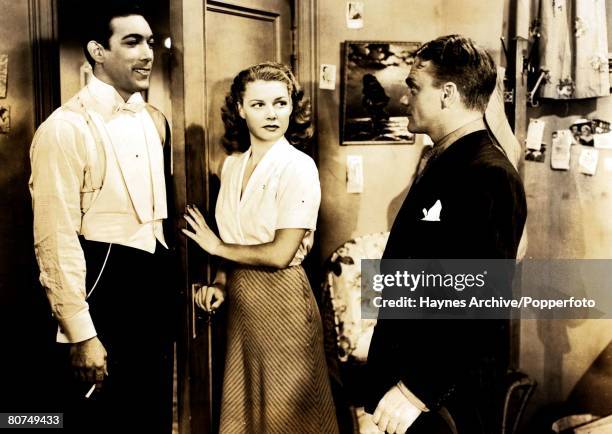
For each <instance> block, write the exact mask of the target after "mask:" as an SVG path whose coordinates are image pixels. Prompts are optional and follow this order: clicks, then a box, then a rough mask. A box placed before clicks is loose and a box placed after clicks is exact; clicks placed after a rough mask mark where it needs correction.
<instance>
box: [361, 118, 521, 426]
mask: <svg viewBox="0 0 612 434" xmlns="http://www.w3.org/2000/svg"><path fill="white" fill-rule="evenodd" d="M437 200H440V202H441V203H442V210H441V214H440V221H437V222H432V221H423V220H421V219H422V218H423V216H424V214H423V209H428V210H429V209H430V208H431V207H432V206H433V205H434V203H436V201H437ZM526 215H527V205H526V200H525V192H524V189H523V185H522V182H521V180H520V178H519V175H518V173H517V172H516V170H515V169H514V168H513V167H512V165H511V164H510V162H509V161H508V159H507V158H506V156H505V155H504V154H503V153H502V151H500V150H499V148H497V147H496V146H494V145H493V142H492V140H491V138H490V137H489V135H488V133H487V132H486V131H484V130H481V131H476V132H474V133H471V134H468V135H466V136H464V137H462V138H460V139H459V140H458V141H456V142H455V143H453V144H452V145H451V146H450V147H449V148H448V149H446V150H445V151H444V152H443V153H442V154H441V155H440V156H439V157H438V158H437V159H436V160H434V161H432V162H431V163H430V164H429V165H428V166H427V167H426V169H425V171H424V172H423V173H422V175H421V177H420V178H419V179H417V180H416V181H415V182H414V184H413V185H412V187H411V188H410V191H409V193H408V196H407V197H406V199H405V201H404V203H403V205H402V207H401V209H400V211H399V213H398V215H397V217H396V219H395V222H394V224H393V227H392V229H391V234H390V236H389V240H388V242H387V246H386V248H385V252H384V255H383V259H460V258H461V259H463V258H477V259H481V258H487V259H489V258H491V259H497V258H515V257H516V251H517V248H518V244H519V240H520V238H521V234H522V231H523V226H524V224H525V219H526ZM490 324H491V323H487V322H485V321H483V320H432V319H428V320H384V319H381V320H379V321H378V323H377V326H376V329H375V331H374V336H373V338H372V344H371V346H370V351H369V354H368V375H369V385H370V394H369V402H368V403H367V404H366V409H367V410H369V411H370V412H373V411H374V409H375V408H376V405H377V404H378V401H379V400H380V399H381V398H382V396H383V395H384V394H385V393H386V391H387V390H388V389H389V388H390V387H391V386H393V385H394V384H396V383H397V382H398V381H400V380H402V381H403V382H404V384H405V385H406V386H407V387H408V389H410V390H411V391H412V392H413V393H414V394H415V395H416V396H417V397H419V398H420V399H421V400H422V401H423V402H424V403H425V404H426V405H427V406H428V408H430V409H432V410H435V409H437V408H439V407H440V406H442V405H445V406H447V405H446V403H447V402H449V401H452V400H453V398H456V397H457V394H461V393H462V390H463V391H465V388H464V389H462V387H463V386H462V385H464V384H465V383H466V382H468V383H469V380H468V379H469V378H471V376H472V374H473V371H474V368H477V367H478V364H479V360H480V358H481V356H482V348H484V347H486V346H487V342H488V341H489V340H490V339H494V337H493V336H492V330H491V329H492V328H491V327H489V326H488V325H490ZM468 388H469V387H468ZM451 413H452V412H451ZM454 416H455V415H453V417H454Z"/></svg>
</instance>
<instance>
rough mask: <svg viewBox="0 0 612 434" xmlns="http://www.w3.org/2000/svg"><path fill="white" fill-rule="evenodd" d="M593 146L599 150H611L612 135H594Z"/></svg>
mask: <svg viewBox="0 0 612 434" xmlns="http://www.w3.org/2000/svg"><path fill="white" fill-rule="evenodd" d="M593 145H594V146H595V147H596V148H599V149H612V133H602V134H595V135H594V136H593Z"/></svg>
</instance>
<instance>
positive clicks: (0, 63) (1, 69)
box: [0, 54, 8, 98]
mask: <svg viewBox="0 0 612 434" xmlns="http://www.w3.org/2000/svg"><path fill="white" fill-rule="evenodd" d="M7 76H8V54H0V98H6V81H7Z"/></svg>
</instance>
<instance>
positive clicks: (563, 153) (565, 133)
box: [550, 130, 574, 170]
mask: <svg viewBox="0 0 612 434" xmlns="http://www.w3.org/2000/svg"><path fill="white" fill-rule="evenodd" d="M573 139H574V138H573V136H572V132H571V131H570V130H559V131H554V132H553V133H552V150H551V154H550V167H552V168H553V169H556V170H569V168H570V158H571V148H572V142H573Z"/></svg>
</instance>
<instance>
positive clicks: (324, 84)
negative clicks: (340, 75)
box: [319, 63, 336, 90]
mask: <svg viewBox="0 0 612 434" xmlns="http://www.w3.org/2000/svg"><path fill="white" fill-rule="evenodd" d="M335 88H336V65H329V64H325V63H324V64H322V65H321V70H320V71H319V89H327V90H334V89H335Z"/></svg>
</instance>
